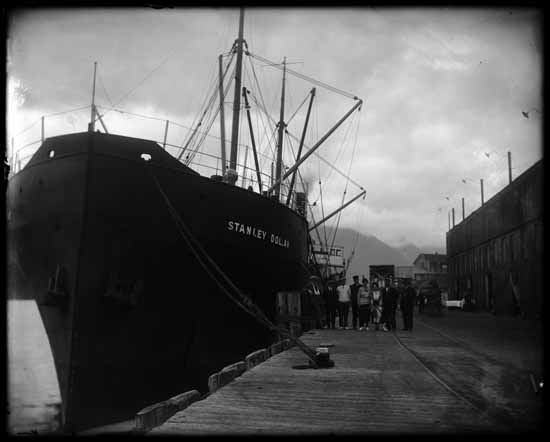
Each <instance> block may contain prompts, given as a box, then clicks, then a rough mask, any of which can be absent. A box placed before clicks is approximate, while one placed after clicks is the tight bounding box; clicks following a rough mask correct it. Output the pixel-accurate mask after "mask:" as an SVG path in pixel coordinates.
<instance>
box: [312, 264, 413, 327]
mask: <svg viewBox="0 0 550 442" xmlns="http://www.w3.org/2000/svg"><path fill="white" fill-rule="evenodd" d="M320 292H322V293H320ZM320 292H319V294H320V296H318V299H319V301H321V300H323V301H324V302H323V304H324V310H325V321H324V322H325V323H324V327H325V328H332V329H335V328H340V329H348V328H353V329H354V330H357V329H359V330H361V331H363V330H370V326H373V327H374V329H375V330H380V329H382V330H384V331H392V330H395V329H396V320H395V315H396V311H397V308H398V306H399V308H400V310H401V314H402V317H403V330H409V331H411V330H412V328H413V309H414V304H415V300H416V291H415V289H414V288H413V287H412V286H411V283H410V281H407V282H406V283H405V284H404V286H403V285H402V284H400V283H399V281H398V280H397V279H395V280H392V279H391V278H388V279H385V280H379V279H375V280H374V281H373V282H372V283H369V281H368V279H367V278H365V277H363V280H362V282H361V283H360V282H359V276H357V275H356V276H354V277H353V284H349V285H348V284H346V280H345V278H343V275H342V277H341V278H340V279H331V280H329V281H328V283H327V285H326V289H325V290H321V291H320ZM350 310H351V327H348V316H349V312H350ZM316 311H317V315H318V323H319V324H322V320H321V317H320V316H321V309H320V308H317V309H316ZM336 317H338V327H337V326H336Z"/></svg>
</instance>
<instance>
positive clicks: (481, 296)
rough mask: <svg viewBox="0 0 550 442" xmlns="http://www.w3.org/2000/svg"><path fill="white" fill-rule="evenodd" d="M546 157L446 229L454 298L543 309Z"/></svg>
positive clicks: (515, 309) (532, 312)
mask: <svg viewBox="0 0 550 442" xmlns="http://www.w3.org/2000/svg"><path fill="white" fill-rule="evenodd" d="M542 192H543V168H542V160H540V161H539V162H537V163H536V164H534V165H533V166H532V167H531V168H529V169H528V170H526V171H525V172H524V173H523V174H522V175H520V176H519V177H517V178H516V179H515V180H514V181H512V182H511V183H510V184H509V185H508V186H506V187H505V188H504V189H502V190H501V191H500V192H499V193H497V194H496V195H495V196H493V197H492V198H491V199H490V200H489V201H487V202H486V203H485V204H483V205H482V206H481V207H480V208H479V209H477V210H476V211H474V212H472V213H471V214H470V215H469V216H468V217H467V218H465V219H464V220H463V221H462V222H461V223H459V224H457V225H456V226H454V227H453V228H452V229H451V230H450V231H449V232H447V264H448V278H449V291H450V293H449V299H461V298H463V297H468V296H471V298H472V299H473V300H474V302H475V304H476V306H477V308H478V309H482V310H487V311H492V312H494V313H495V314H497V315H498V314H502V315H522V316H525V317H530V318H535V317H540V315H541V313H542V271H543V269H542V248H543V236H542V235H543V229H542V204H543V202H542V201H543V200H542V196H543V193H542Z"/></svg>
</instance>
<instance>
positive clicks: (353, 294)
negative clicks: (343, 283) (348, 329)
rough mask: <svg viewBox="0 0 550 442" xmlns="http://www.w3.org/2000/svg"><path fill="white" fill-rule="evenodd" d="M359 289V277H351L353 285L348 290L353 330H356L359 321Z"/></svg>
mask: <svg viewBox="0 0 550 442" xmlns="http://www.w3.org/2000/svg"><path fill="white" fill-rule="evenodd" d="M360 288H361V283H360V282H359V276H357V275H355V276H354V277H353V284H351V285H350V286H349V290H350V301H351V324H352V326H353V329H354V330H357V321H358V319H359V300H358V297H359V296H358V295H359V289H360Z"/></svg>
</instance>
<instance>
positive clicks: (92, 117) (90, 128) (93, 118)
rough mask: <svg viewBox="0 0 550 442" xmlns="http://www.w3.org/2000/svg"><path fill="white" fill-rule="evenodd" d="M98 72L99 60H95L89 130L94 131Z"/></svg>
mask: <svg viewBox="0 0 550 442" xmlns="http://www.w3.org/2000/svg"><path fill="white" fill-rule="evenodd" d="M96 72H97V61H94V82H93V87H92V110H91V113H92V115H91V116H90V124H88V132H93V131H94V127H95V77H96Z"/></svg>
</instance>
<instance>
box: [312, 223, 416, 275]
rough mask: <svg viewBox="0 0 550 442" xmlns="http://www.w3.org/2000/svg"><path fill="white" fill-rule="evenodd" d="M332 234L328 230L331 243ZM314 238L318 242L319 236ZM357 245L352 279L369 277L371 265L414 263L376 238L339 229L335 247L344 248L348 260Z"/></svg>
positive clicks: (321, 232) (352, 264)
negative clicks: (358, 276)
mask: <svg viewBox="0 0 550 442" xmlns="http://www.w3.org/2000/svg"><path fill="white" fill-rule="evenodd" d="M319 233H320V234H321V235H322V236H323V229H320V231H319ZM331 233H332V229H330V228H329V229H327V237H328V238H329V242H330V239H332V236H331ZM312 238H313V239H314V240H315V241H317V236H316V235H315V234H313V235H312ZM356 240H357V243H356ZM355 244H356V246H355V255H354V256H353V259H352V261H351V264H350V268H349V271H348V276H349V277H350V279H351V276H352V275H360V276H361V275H365V276H367V277H368V275H369V265H384V264H388V265H390V264H393V265H397V266H406V265H412V261H410V260H409V259H408V258H407V257H406V256H404V255H403V253H401V251H399V250H397V249H395V248H393V247H391V246H389V245H388V244H386V243H385V242H383V241H380V240H379V239H378V238H376V237H375V236H372V235H364V234H361V233H359V234H358V233H357V232H356V231H355V230H353V229H344V228H341V229H338V232H337V234H336V241H334V245H337V246H343V247H344V256H345V257H346V259H347V258H348V257H349V256H350V254H351V252H352V251H353V248H354V245H355ZM415 258H416V256H415Z"/></svg>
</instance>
